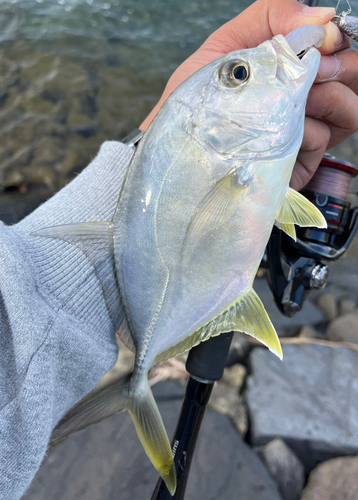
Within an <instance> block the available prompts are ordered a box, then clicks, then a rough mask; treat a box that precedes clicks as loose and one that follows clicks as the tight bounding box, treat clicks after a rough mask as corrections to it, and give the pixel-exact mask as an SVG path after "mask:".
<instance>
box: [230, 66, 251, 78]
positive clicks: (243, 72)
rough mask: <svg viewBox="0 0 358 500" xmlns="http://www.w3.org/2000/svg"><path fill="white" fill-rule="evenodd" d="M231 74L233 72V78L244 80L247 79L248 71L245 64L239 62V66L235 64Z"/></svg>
mask: <svg viewBox="0 0 358 500" xmlns="http://www.w3.org/2000/svg"><path fill="white" fill-rule="evenodd" d="M232 74H233V77H234V78H235V80H238V81H239V82H242V81H245V80H246V79H247V76H248V71H247V68H246V66H244V65H243V64H240V66H236V68H234V70H233V72H232Z"/></svg>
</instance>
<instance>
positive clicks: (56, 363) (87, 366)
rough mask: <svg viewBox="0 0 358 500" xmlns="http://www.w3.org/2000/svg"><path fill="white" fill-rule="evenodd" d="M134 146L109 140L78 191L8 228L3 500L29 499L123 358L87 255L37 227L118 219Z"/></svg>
mask: <svg viewBox="0 0 358 500" xmlns="http://www.w3.org/2000/svg"><path fill="white" fill-rule="evenodd" d="M132 154H133V149H132V148H130V147H128V146H125V145H123V144H121V143H118V142H106V143H104V144H103V145H102V147H101V149H100V152H99V154H98V156H97V157H96V158H95V159H94V160H93V161H92V163H91V164H90V165H89V166H88V167H87V168H86V169H85V170H84V171H83V172H82V173H81V174H80V175H79V176H78V177H77V178H76V179H75V180H74V181H72V182H71V183H70V184H69V185H68V186H66V187H65V188H64V189H62V190H61V191H60V192H59V193H58V194H56V195H55V196H54V197H53V198H51V199H50V200H49V201H48V202H46V203H45V204H44V205H42V206H40V207H39V208H38V209H37V210H35V212H33V213H32V214H31V215H29V216H28V217H27V218H26V219H24V220H23V221H21V222H20V223H19V224H17V225H15V226H11V227H9V226H5V225H4V224H1V225H0V249H1V251H0V292H1V293H0V356H1V358H0V440H1V441H0V442H1V444H0V499H4V500H5V499H6V500H17V499H19V498H20V497H21V496H22V495H23V494H24V492H25V491H26V489H27V487H28V486H29V484H30V482H31V480H32V479H33V477H34V475H35V473H36V471H37V469H38V468H39V466H40V464H41V462H42V460H43V458H44V456H45V453H46V449H47V444H48V441H49V438H50V435H51V431H52V430H53V428H54V427H55V426H56V424H57V422H58V421H59V420H60V418H61V417H62V416H63V415H64V414H65V413H66V412H67V411H68V410H69V408H71V407H72V406H73V405H74V404H75V403H76V402H77V401H79V400H80V399H81V398H82V397H83V396H84V395H85V394H87V393H88V392H89V391H90V390H91V389H92V388H93V387H94V386H95V385H96V383H97V382H98V380H99V379H100V378H101V376H102V375H103V374H104V373H105V372H106V371H108V370H109V369H110V368H111V367H112V366H113V365H114V363H115V361H116V358H117V347H116V342H115V328H114V325H113V323H112V321H111V318H110V316H109V314H108V307H107V306H108V304H106V302H105V301H104V298H103V291H102V289H101V286H100V284H99V282H98V280H97V278H96V274H95V272H94V269H93V267H92V265H91V263H90V262H89V260H88V259H87V258H86V256H85V255H84V254H83V253H82V252H81V250H80V249H78V248H76V247H75V246H73V245H70V244H69V243H67V242H65V241H61V240H54V239H45V238H39V237H37V238H35V237H33V236H31V233H32V232H33V231H35V230H37V229H40V228H44V227H48V226H52V225H59V224H68V223H73V222H87V221H108V220H110V219H111V217H112V215H113V212H114V209H115V206H116V202H117V199H118V194H119V190H120V187H121V184H122V181H123V178H124V174H125V172H126V169H127V167H128V164H129V162H130V159H131V157H132Z"/></svg>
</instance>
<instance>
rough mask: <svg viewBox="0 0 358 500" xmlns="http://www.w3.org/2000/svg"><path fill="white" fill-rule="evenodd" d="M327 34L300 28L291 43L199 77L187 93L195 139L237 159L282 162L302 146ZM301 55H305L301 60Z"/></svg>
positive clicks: (262, 48)
mask: <svg viewBox="0 0 358 500" xmlns="http://www.w3.org/2000/svg"><path fill="white" fill-rule="evenodd" d="M324 33H325V29H324V27H322V26H305V27H303V28H298V29H297V30H295V31H294V32H292V33H291V34H290V35H288V36H287V37H286V38H285V37H284V36H282V35H278V36H275V37H274V38H273V39H272V40H268V41H266V42H264V43H262V44H261V45H259V46H258V47H256V48H252V49H245V50H238V51H235V52H231V53H229V54H228V55H225V56H223V57H221V58H220V59H218V60H216V61H214V62H212V63H211V64H209V65H208V66H206V67H205V68H203V69H202V70H200V71H199V72H197V73H196V74H195V75H193V77H192V81H191V84H190V80H191V79H189V80H188V86H187V87H186V88H185V86H184V88H183V89H181V91H182V92H181V94H182V99H183V100H184V102H186V104H187V106H188V107H190V108H191V109H192V110H195V112H193V114H192V120H191V121H190V130H189V133H190V134H192V135H193V137H194V138H196V139H198V140H199V141H203V142H204V143H205V144H206V145H208V146H209V147H210V148H212V149H213V150H214V151H216V152H218V153H220V154H221V155H228V156H230V157H231V158H232V156H233V155H239V156H240V157H241V158H242V157H243V156H249V157H252V156H256V155H262V153H266V154H269V155H274V156H277V154H282V153H283V152H284V151H285V150H286V149H287V148H289V147H290V146H291V145H292V144H293V143H295V144H297V143H299V144H300V142H301V141H302V135H303V121H304V113H305V104H306V101H307V96H308V92H309V90H310V88H311V86H312V84H313V82H314V80H315V77H316V74H317V71H318V67H319V62H320V53H319V52H318V50H317V49H315V48H314V47H313V43H315V44H319V43H320V42H322V40H323V38H324ZM308 35H310V36H308ZM298 50H299V51H300V52H302V51H305V54H304V55H303V56H302V57H301V58H300V57H298V55H297V53H296V52H297V51H298ZM188 87H189V88H190V89H191V90H192V91H191V92H190V90H189V88H188ZM195 87H197V89H198V91H197V92H193V89H194V90H195ZM296 149H297V147H296Z"/></svg>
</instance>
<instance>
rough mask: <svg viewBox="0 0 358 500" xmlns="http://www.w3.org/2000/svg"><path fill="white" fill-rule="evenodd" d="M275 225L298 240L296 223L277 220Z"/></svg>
mask: <svg viewBox="0 0 358 500" xmlns="http://www.w3.org/2000/svg"><path fill="white" fill-rule="evenodd" d="M275 226H277V227H278V228H279V229H281V231H284V232H285V233H286V234H288V236H291V238H292V239H293V240H294V241H296V229H295V225H294V224H285V223H283V222H279V221H278V220H276V221H275Z"/></svg>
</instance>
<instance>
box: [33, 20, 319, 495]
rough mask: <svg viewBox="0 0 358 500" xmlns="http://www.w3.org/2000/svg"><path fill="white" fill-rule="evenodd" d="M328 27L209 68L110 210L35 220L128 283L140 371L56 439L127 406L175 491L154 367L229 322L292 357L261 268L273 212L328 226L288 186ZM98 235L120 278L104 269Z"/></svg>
mask: <svg viewBox="0 0 358 500" xmlns="http://www.w3.org/2000/svg"><path fill="white" fill-rule="evenodd" d="M324 36H325V28H324V27H322V26H306V27H303V28H298V29H297V30H294V31H293V32H291V33H290V34H288V35H287V36H286V37H284V36H282V35H278V36H275V37H273V38H272V39H271V40H268V41H265V42H264V43H262V44H261V45H259V46H258V47H255V48H250V49H245V50H238V51H234V52H231V53H229V54H227V55H225V56H223V57H221V58H219V59H217V60H215V61H213V62H211V63H210V64H208V65H207V66H205V67H203V68H201V69H200V70H199V71H197V72H196V73H195V74H193V75H192V76H191V77H190V78H189V79H188V80H186V81H185V82H184V83H182V84H181V85H180V86H179V87H178V88H177V89H176V90H175V91H174V92H173V93H172V94H171V96H170V97H169V98H168V99H167V101H166V102H165V104H164V105H163V106H162V108H161V109H160V111H159V113H158V114H157V116H156V118H155V119H154V120H153V122H152V124H151V125H150V126H149V128H148V130H147V131H146V132H145V134H144V136H143V139H142V140H141V141H140V143H139V146H138V148H137V150H136V153H135V155H134V157H133V159H132V161H131V163H130V165H129V167H128V170H127V173H126V176H125V180H124V182H123V186H122V188H121V191H120V194H119V199H118V204H117V207H116V210H115V213H114V216H113V218H112V220H111V221H109V222H85V223H81V222H79V223H77V224H71V225H64V226H57V227H51V228H45V229H41V230H39V231H37V232H36V233H34V235H35V236H37V237H39V236H41V237H51V238H59V239H62V240H65V241H68V242H70V243H72V244H74V245H76V246H77V247H79V248H81V249H82V251H83V252H84V253H85V254H86V255H87V257H88V259H89V260H90V261H91V262H92V264H93V265H94V266H95V268H96V272H97V275H98V277H99V279H100V280H101V282H102V285H103V289H104V291H106V290H107V293H110V290H109V289H108V286H110V287H113V286H116V287H117V290H118V291H119V297H120V302H119V303H118V307H117V313H116V314H117V316H116V324H117V326H118V328H119V332H118V334H119V336H120V338H121V339H122V340H123V342H124V343H125V344H126V345H127V346H128V347H129V348H130V349H132V350H133V351H134V352H135V365H134V370H133V372H132V373H131V374H130V375H129V376H128V377H126V378H125V379H123V380H120V381H119V382H117V383H115V384H113V385H111V386H109V387H107V388H106V389H104V390H103V391H102V392H101V393H99V394H97V395H96V396H94V397H93V399H90V400H89V401H85V402H84V403H83V404H80V405H77V406H76V407H74V409H73V410H71V411H70V412H69V413H68V414H67V415H66V416H65V417H64V418H63V419H62V421H61V422H60V423H59V425H58V426H57V428H56V429H55V431H54V434H53V438H54V439H55V440H56V439H59V440H61V439H62V438H63V437H64V436H67V435H69V434H71V433H72V432H75V431H77V430H80V429H83V428H85V427H87V426H88V425H90V424H93V423H96V422H98V421H100V420H102V419H103V418H106V417H108V416H110V415H113V414H115V413H118V412H120V411H123V410H125V409H127V410H128V411H129V413H130V415H131V417H132V419H133V422H134V425H135V427H136V431H137V434H138V437H139V439H140V441H141V443H142V445H143V447H144V449H145V451H146V453H147V455H148V457H149V459H150V460H151V462H152V464H153V465H154V467H155V468H156V470H157V471H158V473H159V474H160V476H161V477H162V478H163V479H164V481H165V484H166V486H167V488H168V490H169V491H170V493H171V494H172V495H173V494H174V492H175V489H176V473H175V467H174V463H173V456H172V452H171V448H170V444H169V440H168V437H167V433H166V430H165V427H164V424H163V421H162V418H161V416H160V413H159V410H158V407H157V405H156V402H155V400H154V397H153V394H152V391H151V389H150V386H149V383H148V371H149V369H150V368H151V367H152V366H153V365H154V364H156V363H158V362H160V361H162V360H164V359H167V358H170V357H173V356H175V355H177V354H179V353H182V352H184V351H187V350H189V349H191V348H192V347H193V346H195V345H197V344H198V343H200V342H203V341H205V340H207V339H209V338H210V337H211V336H215V335H219V334H220V333H224V332H228V331H232V330H239V331H242V332H245V333H246V334H248V335H251V336H253V337H255V338H256V339H258V340H259V341H261V342H262V343H263V344H264V345H265V346H267V347H268V348H269V349H270V351H272V352H273V353H274V354H276V355H277V356H278V357H280V358H282V350H281V346H280V342H279V339H278V336H277V334H276V332H275V329H274V327H273V325H272V323H271V321H270V319H269V317H268V315H267V313H266V311H265V309H264V306H263V304H262V302H261V300H260V299H259V297H258V295H257V294H256V293H255V291H254V290H253V281H254V277H255V275H256V272H257V269H258V266H259V264H260V262H261V259H262V256H263V253H264V251H265V247H266V244H267V242H268V239H269V237H270V234H271V231H272V228H273V226H274V225H275V224H276V226H278V227H279V228H280V229H281V230H283V231H284V232H286V233H287V234H288V235H289V236H290V237H292V238H294V239H295V224H297V225H299V226H317V227H320V228H325V227H327V226H326V221H325V219H324V217H323V216H322V214H321V212H320V211H319V210H318V209H316V208H315V207H314V206H313V205H312V204H311V203H310V202H309V201H308V200H307V199H306V198H305V197H303V196H302V195H301V194H300V193H298V192H296V191H294V190H293V189H291V188H290V187H289V182H290V178H291V174H292V170H293V167H294V164H295V160H296V157H297V154H298V151H299V148H300V145H301V142H302V137H303V129H304V116H305V104H306V100H307V95H308V92H309V90H310V88H311V86H312V84H313V82H314V79H315V77H316V74H317V71H318V67H319V62H320V54H319V51H318V50H317V49H316V48H314V47H313V46H314V45H315V46H318V45H320V44H321V43H322V41H323V39H324ZM296 54H300V57H298V56H297V55H296ZM99 244H102V248H103V249H105V250H103V251H106V255H107V256H108V258H109V259H110V260H111V262H112V264H113V275H114V278H113V279H110V277H109V273H108V271H106V272H104V271H102V270H101V269H102V268H101V265H100V263H101V262H102V260H103V258H104V257H98V245H99ZM101 259H102V260H101ZM99 260H100V261H101V262H99ZM109 283H110V285H109ZM106 287H107V288H106ZM108 290H109V291H108ZM104 296H106V293H104Z"/></svg>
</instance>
